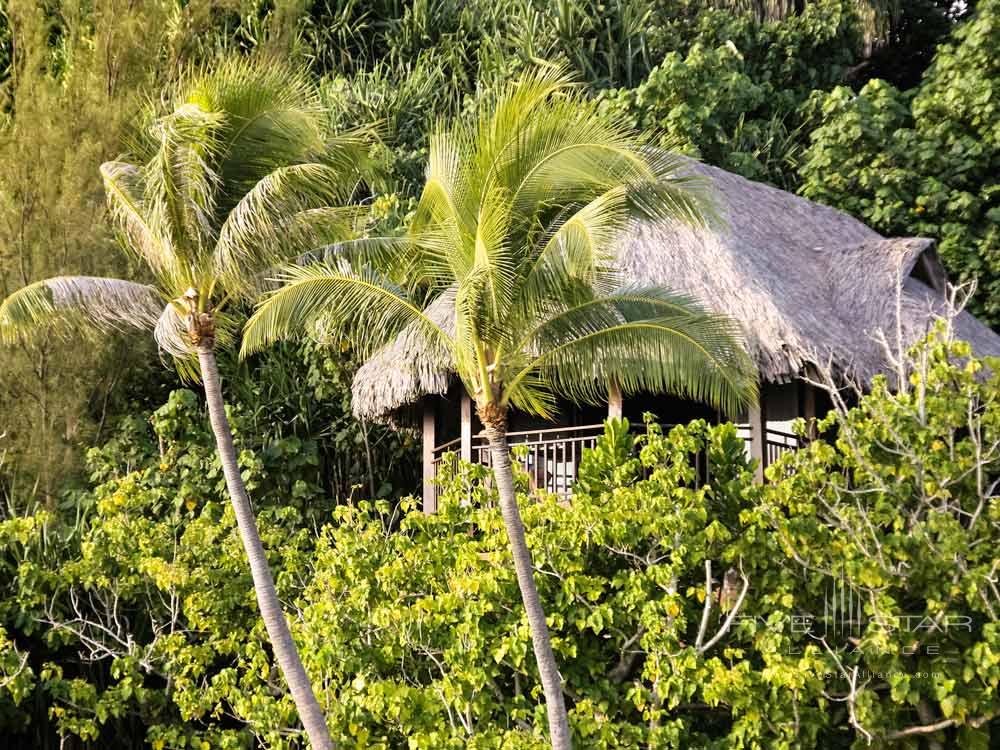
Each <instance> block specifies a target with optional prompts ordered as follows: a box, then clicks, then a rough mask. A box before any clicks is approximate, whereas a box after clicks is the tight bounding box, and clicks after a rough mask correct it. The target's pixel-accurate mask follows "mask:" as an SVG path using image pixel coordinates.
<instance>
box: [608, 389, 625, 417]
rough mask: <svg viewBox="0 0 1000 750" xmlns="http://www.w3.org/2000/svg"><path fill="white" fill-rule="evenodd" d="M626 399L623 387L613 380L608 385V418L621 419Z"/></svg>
mask: <svg viewBox="0 0 1000 750" xmlns="http://www.w3.org/2000/svg"><path fill="white" fill-rule="evenodd" d="M623 406H624V399H623V398H622V391H621V388H619V387H618V384H617V383H614V382H612V383H611V384H610V385H609V386H608V419H621V418H622V407H623Z"/></svg>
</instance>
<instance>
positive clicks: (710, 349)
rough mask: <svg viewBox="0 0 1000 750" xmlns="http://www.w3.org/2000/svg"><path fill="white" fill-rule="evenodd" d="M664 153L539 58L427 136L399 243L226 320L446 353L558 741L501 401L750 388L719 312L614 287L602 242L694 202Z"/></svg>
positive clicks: (704, 207)
mask: <svg viewBox="0 0 1000 750" xmlns="http://www.w3.org/2000/svg"><path fill="white" fill-rule="evenodd" d="M679 167H680V162H679V161H678V160H677V158H676V157H673V156H672V155H670V154H669V153H665V152H663V151H659V150H653V149H650V148H647V147H646V146H645V145H644V144H643V143H642V142H641V141H639V140H637V139H636V137H635V135H634V134H633V133H632V132H631V130H630V129H629V128H628V127H627V126H626V125H625V124H624V123H622V122H620V121H618V120H616V119H614V118H609V117H607V116H604V115H602V114H601V113H599V112H598V110H597V109H596V107H595V106H594V105H593V104H591V103H588V102H587V101H586V100H584V99H583V98H582V97H581V96H580V95H579V93H578V92H577V91H576V90H575V88H574V86H573V84H572V83H571V82H570V81H568V80H567V78H566V76H565V74H564V72H563V71H562V70H561V69H559V68H555V67H539V68H537V69H535V70H533V71H530V72H529V73H527V74H525V75H524V76H522V77H521V78H520V79H519V80H518V81H516V82H513V83H511V84H510V85H509V86H507V87H506V88H505V89H504V90H503V91H502V92H500V93H499V94H498V95H497V96H496V97H495V98H493V99H483V100H482V101H480V102H479V104H478V106H477V108H476V110H475V112H474V113H473V115H472V116H471V118H469V119H468V120H467V121H463V122H461V123H458V124H455V125H453V126H452V127H450V128H440V129H439V130H438V131H437V132H436V134H435V135H434V136H433V137H432V139H431V144H430V154H429V160H428V165H427V171H426V181H425V185H424V188H423V192H422V194H421V196H420V201H419V204H418V206H417V209H416V212H415V215H414V217H413V220H412V223H411V226H410V231H409V234H408V237H407V241H406V242H399V241H398V240H394V241H386V242H379V241H378V240H377V239H370V240H368V241H367V242H366V243H365V244H363V245H352V246H350V247H347V246H345V247H343V248H342V249H341V251H340V252H336V251H334V252H333V253H332V256H333V257H332V258H328V261H327V262H326V263H320V264H316V265H311V266H305V267H296V268H288V269H287V270H286V271H284V273H283V274H282V275H281V276H280V279H279V280H280V281H281V282H283V286H282V287H281V288H280V289H279V290H278V291H276V292H274V293H273V294H272V295H270V296H269V297H268V298H267V299H266V301H265V302H264V303H263V304H262V305H261V307H260V308H259V309H258V310H257V311H256V313H255V314H254V316H253V317H252V318H251V320H250V321H249V323H248V324H247V327H246V329H245V331H244V339H243V352H244V354H247V353H252V352H254V351H257V350H259V349H260V348H262V347H264V346H265V345H267V344H269V343H270V342H272V341H275V340H278V339H282V338H285V337H287V336H291V335H297V334H301V333H303V332H305V333H307V334H308V335H313V336H316V337H332V338H334V339H339V338H347V339H348V340H350V341H352V342H353V343H354V345H355V346H356V347H358V349H359V350H360V351H361V353H362V354H367V353H371V352H373V351H375V350H377V349H379V348H380V347H382V346H384V345H386V344H387V343H389V342H391V341H392V340H393V339H394V338H395V337H396V336H397V335H398V334H399V333H400V332H401V331H403V330H404V329H405V330H406V332H407V335H410V336H418V337H421V338H423V339H425V340H426V342H427V343H428V344H433V345H435V346H438V347H441V348H442V349H444V350H446V351H447V352H448V353H449V357H450V358H451V360H452V365H453V369H454V370H455V371H456V372H457V373H458V376H459V377H460V378H461V380H462V382H463V384H464V385H465V387H466V389H467V390H468V392H469V393H470V395H471V396H472V398H473V399H474V400H475V403H476V405H477V411H478V414H479V416H480V418H481V420H482V422H483V424H484V426H485V429H486V432H487V435H488V437H489V438H490V444H491V452H492V463H493V468H494V472H495V474H496V480H497V487H498V489H499V491H500V505H501V510H502V512H503V516H504V521H505V524H506V527H507V531H508V535H509V537H510V541H511V546H512V551H513V558H514V564H515V569H516V572H517V578H518V583H519V585H520V588H521V592H522V596H523V599H524V603H525V609H526V612H527V616H528V621H529V624H530V627H531V633H532V640H533V645H534V649H535V655H536V659H537V662H538V666H539V673H540V678H541V682H542V685H543V688H544V692H545V698H546V708H547V711H548V718H549V728H550V733H551V740H552V746H553V747H554V748H557V749H560V750H561V749H563V748H568V747H570V746H571V740H570V733H569V727H568V722H567V714H566V709H565V705H564V703H565V701H564V698H563V690H562V685H561V680H560V677H559V672H558V668H557V665H556V661H555V658H554V655H553V652H552V648H551V644H550V643H549V636H548V629H547V626H546V622H545V616H544V611H543V609H542V606H541V603H540V601H539V598H538V593H537V590H536V588H535V585H534V580H533V569H532V564H531V556H530V552H529V550H528V548H527V545H526V542H525V537H524V529H523V526H522V525H521V520H520V513H519V511H518V508H517V503H516V499H515V497H514V492H513V483H512V476H511V467H510V459H509V455H508V450H507V444H506V425H507V413H508V410H509V409H510V408H516V409H519V410H522V411H525V412H528V413H532V414H535V415H540V416H543V417H550V416H552V415H553V414H554V413H555V410H556V408H557V403H558V398H560V397H565V398H569V399H572V400H576V401H584V402H594V401H598V400H600V399H602V398H604V397H606V394H607V391H608V388H609V386H611V385H615V386H617V387H619V388H621V389H622V390H624V391H626V392H635V391H657V392H662V391H667V392H674V393H678V394H683V395H686V396H690V397H692V398H697V399H701V400H704V401H706V402H709V403H711V404H714V405H716V406H719V407H721V408H723V409H725V410H727V411H729V412H733V411H735V410H737V409H738V408H740V407H741V406H743V405H745V404H746V403H748V402H749V401H752V400H753V399H754V398H755V394H756V375H755V372H754V370H753V367H752V366H751V364H750V361H749V359H748V357H747V355H746V354H745V353H744V351H743V349H742V346H741V343H740V340H739V336H738V335H737V333H736V330H737V329H736V328H735V326H734V324H733V323H732V322H731V321H729V320H727V319H725V318H721V317H718V316H715V315H711V314H709V313H707V312H706V311H705V310H704V309H702V308H701V307H700V306H699V305H698V304H696V303H695V302H694V301H693V300H692V299H690V298H687V297H684V296H681V295H676V294H672V293H670V292H669V291H667V290H665V289H663V288H659V287H636V286H629V285H626V284H623V282H622V279H621V277H620V275H619V273H618V270H617V266H616V262H615V258H614V256H613V252H612V248H613V247H614V245H615V240H616V238H617V237H618V236H619V235H620V234H621V233H622V232H624V231H625V230H627V229H628V227H629V226H630V225H631V224H632V222H633V221H635V220H636V219H637V218H638V217H644V218H646V219H653V220H659V219H664V220H666V219H671V220H678V219H680V220H682V221H686V222H690V223H699V222H702V221H704V220H705V217H706V215H710V213H711V212H710V210H709V209H710V206H709V205H708V203H707V201H706V200H705V198H704V196H703V194H702V192H701V187H702V186H701V185H700V184H699V183H697V182H696V181H692V180H690V179H689V178H685V177H683V176H681V175H680V173H679V172H678V168H679ZM432 305H433V306H434V312H429V308H430V307H431V306H432ZM442 305H444V308H445V310H446V315H445V317H446V321H445V322H444V324H442V321H441V317H440V310H439V308H440V307H441V306H442Z"/></svg>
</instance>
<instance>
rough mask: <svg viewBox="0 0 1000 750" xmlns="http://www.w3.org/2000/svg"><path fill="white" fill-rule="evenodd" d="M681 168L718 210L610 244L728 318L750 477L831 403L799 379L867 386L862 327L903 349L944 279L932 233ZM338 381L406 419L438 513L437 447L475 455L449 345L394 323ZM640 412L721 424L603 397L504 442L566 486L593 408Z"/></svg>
mask: <svg viewBox="0 0 1000 750" xmlns="http://www.w3.org/2000/svg"><path fill="white" fill-rule="evenodd" d="M691 169H692V170H693V171H694V172H696V173H698V174H700V175H702V176H703V177H705V178H707V179H708V181H709V182H710V183H711V185H712V188H713V192H714V193H715V196H716V203H717V207H718V212H719V214H720V219H721V220H720V221H718V222H714V223H713V226H711V227H708V228H692V227H689V226H687V225H682V224H678V223H656V224H654V223H645V224H640V225H638V226H637V228H636V229H635V230H634V231H633V232H631V233H630V234H629V235H628V236H626V237H624V238H623V239H622V241H621V244H620V247H619V258H620V263H621V264H622V266H623V270H624V273H625V275H626V276H627V277H629V278H631V279H633V280H636V281H639V282H642V283H646V284H650V283H652V284H658V285H662V286H664V287H667V288H670V289H672V290H675V291H678V292H683V293H687V294H689V295H692V296H694V297H695V298H697V299H699V300H700V301H701V302H702V303H703V304H705V305H706V306H708V307H709V308H710V309H712V310H715V311H716V312H719V313H724V314H726V315H728V316H730V317H731V318H733V319H734V320H737V321H740V322H741V324H742V329H743V335H744V341H745V345H746V347H747V350H748V352H749V353H750V355H751V357H752V358H753V360H754V361H755V362H756V364H757V367H758V368H759V371H760V378H761V397H760V405H759V408H755V409H752V410H750V412H749V413H747V414H742V415H735V416H737V419H738V424H739V427H740V429H741V434H742V435H743V436H744V438H745V439H746V440H747V442H748V450H749V451H750V453H751V455H752V456H753V457H754V458H755V459H757V471H758V476H759V477H761V478H762V476H763V470H764V468H765V467H766V466H767V465H768V463H769V462H771V461H773V460H774V459H775V458H776V456H777V455H779V454H780V453H782V452H784V451H786V450H789V449H792V448H794V447H796V446H797V438H796V437H795V436H794V435H792V434H791V433H790V429H789V428H790V423H791V420H793V419H795V418H796V417H805V418H810V417H814V416H816V415H817V414H822V413H824V412H825V410H826V409H827V408H828V407H829V404H828V402H827V401H826V394H825V393H824V392H823V391H821V390H817V389H815V388H813V387H812V386H810V385H808V384H807V383H805V382H804V381H803V378H804V377H808V376H810V374H813V373H814V371H815V369H816V368H817V366H822V367H824V368H829V369H831V370H832V371H833V372H834V374H835V375H836V376H837V377H839V378H842V379H844V380H845V381H846V380H848V379H850V380H854V381H857V382H862V383H864V382H868V381H870V379H871V378H872V377H873V376H874V375H875V374H877V373H879V372H881V371H883V370H884V369H885V367H886V364H887V363H886V361H885V354H884V348H883V347H882V346H881V345H880V343H879V342H878V341H877V340H876V337H875V334H876V332H877V331H883V332H885V333H886V334H887V335H888V337H889V338H890V340H892V341H894V342H897V341H901V342H902V343H904V344H907V343H910V342H913V341H915V340H917V339H919V338H920V337H922V336H923V335H925V334H926V333H927V331H928V330H929V329H930V327H931V326H932V325H933V322H934V320H935V319H936V318H937V317H939V316H940V315H941V314H942V313H943V312H944V311H945V309H946V304H947V299H946V294H947V289H946V287H947V278H946V275H945V272H944V270H943V268H942V267H941V264H940V262H939V261H938V257H937V253H936V251H935V249H934V242H933V241H932V240H929V239H921V238H912V237H908V238H890V239H887V238H885V237H882V236H881V235H879V234H878V233H877V232H875V231H874V230H872V229H870V228H869V227H867V226H866V225H864V224H863V223H861V222H860V221H857V220H856V219H854V218H852V217H850V216H848V215H846V214H844V213H841V212H840V211H836V210H834V209H832V208H828V207H826V206H822V205H818V204H816V203H812V202H810V201H808V200H805V199H803V198H800V197H798V196H796V195H792V194H791V193H787V192H785V191H782V190H778V189H776V188H773V187H770V186H768V185H763V184H761V183H757V182H752V181H750V180H747V179H744V178H742V177H739V176H737V175H735V174H731V173H729V172H726V171H724V170H721V169H717V168H714V167H709V166H705V165H702V164H696V163H692V164H691ZM448 311H449V310H448V308H447V307H446V306H442V305H437V306H433V305H432V307H431V309H430V310H429V313H431V314H432V315H434V314H435V313H436V316H437V319H438V320H439V322H441V323H443V324H445V325H446V324H447V321H446V320H444V319H443V318H444V316H445V315H447V314H448ZM954 325H955V328H956V334H957V335H958V336H959V337H961V338H963V339H965V340H967V341H969V342H970V343H971V344H972V345H973V347H974V349H975V350H976V351H977V353H979V354H980V355H1000V336H997V334H995V333H994V332H993V331H992V330H990V329H989V328H988V327H987V326H985V325H984V324H983V323H981V322H980V321H978V320H977V319H976V318H974V317H973V316H972V315H971V314H969V313H966V312H962V313H961V314H959V315H958V316H957V318H956V319H955V321H954ZM352 390H353V408H354V412H355V414H356V415H357V416H359V417H363V418H367V419H371V420H386V419H407V418H408V419H409V420H413V418H414V417H417V418H418V419H419V421H420V423H421V424H422V426H423V441H424V450H423V463H424V468H423V477H424V487H423V498H424V509H425V510H426V511H433V510H434V509H435V508H436V493H435V484H434V481H433V480H434V476H435V472H436V468H437V466H438V465H439V463H440V461H441V459H442V456H443V455H444V454H446V453H448V452H455V453H457V454H458V455H460V456H461V457H462V458H464V459H466V460H472V461H483V462H485V461H487V460H488V448H487V446H486V444H485V441H484V440H483V439H482V438H481V437H480V436H479V432H480V426H479V425H478V424H477V421H478V420H477V418H476V415H475V410H474V409H473V406H472V403H471V402H470V399H469V397H468V396H467V395H466V394H465V392H464V389H463V388H462V387H461V384H459V383H458V382H457V381H456V378H455V377H454V375H453V372H452V368H451V363H450V361H449V357H448V353H447V352H446V351H444V350H443V349H441V348H439V347H435V346H433V345H429V344H428V342H427V341H426V340H424V338H423V337H422V336H421V335H419V333H418V332H417V331H415V330H406V331H404V332H403V333H402V334H401V335H400V336H399V337H398V338H397V339H396V340H395V341H394V342H393V343H392V344H390V345H389V346H387V347H386V348H384V349H383V350H382V351H380V352H378V353H377V354H376V355H375V356H374V357H373V358H372V359H371V360H370V361H368V362H367V363H366V364H365V365H364V366H362V367H361V368H360V369H359V370H358V373H357V375H356V377H355V379H354V383H353V389H352ZM647 411H648V412H653V413H654V414H656V415H657V417H658V418H659V419H661V420H662V421H664V422H667V423H680V422H684V421H688V420H690V419H693V418H696V417H705V418H708V419H711V420H717V419H719V418H720V415H718V414H716V413H715V412H714V411H712V410H710V409H708V408H707V407H705V406H704V405H702V404H696V403H690V402H684V401H681V400H679V399H677V398H672V397H670V396H668V395H665V394H643V395H642V396H641V397H639V396H633V397H630V398H627V399H622V397H621V395H620V394H618V393H611V394H609V397H608V403H607V406H606V408H604V407H601V408H596V407H592V406H578V405H575V404H569V403H567V404H565V405H564V408H562V410H561V412H560V418H559V421H558V422H557V423H555V424H547V423H543V422H540V421H539V420H537V419H534V418H531V417H528V416H527V415H524V414H512V415H511V424H510V430H511V432H510V435H509V440H510V442H511V443H512V444H519V443H520V444H524V445H527V446H528V452H529V453H528V464H529V468H530V471H531V472H532V475H533V476H534V477H535V478H536V480H537V481H538V482H539V484H541V485H544V486H545V487H546V488H547V489H549V490H552V491H554V492H565V491H567V490H568V489H569V487H570V486H571V484H572V482H573V480H574V478H575V474H576V467H577V465H578V462H579V459H580V454H581V452H582V450H583V448H586V447H589V446H592V445H593V444H594V443H595V442H596V439H597V436H598V435H599V434H600V433H601V430H602V421H603V419H604V418H605V417H607V416H626V417H629V418H631V419H633V420H637V419H639V418H640V417H641V415H642V413H643V412H647Z"/></svg>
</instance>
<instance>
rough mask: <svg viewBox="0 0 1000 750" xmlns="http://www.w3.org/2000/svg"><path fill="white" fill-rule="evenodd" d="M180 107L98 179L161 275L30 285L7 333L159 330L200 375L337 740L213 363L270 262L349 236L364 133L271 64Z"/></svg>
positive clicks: (252, 548)
mask: <svg viewBox="0 0 1000 750" xmlns="http://www.w3.org/2000/svg"><path fill="white" fill-rule="evenodd" d="M172 103H173V110H172V111H170V112H169V113H167V114H164V115H162V116H158V117H154V118H153V119H152V123H151V125H150V127H149V129H148V131H146V132H143V133H139V135H138V137H137V139H136V143H135V146H134V151H135V154H134V155H135V157H136V162H137V163H135V164H133V163H127V162H124V161H115V162H108V163H105V164H103V165H102V166H101V174H102V176H103V178H104V184H105V188H106V191H107V195H108V205H109V207H110V211H111V214H112V216H113V218H114V219H115V221H116V223H117V224H118V225H119V226H120V228H121V233H122V240H123V243H122V244H123V245H124V247H125V248H126V249H127V250H128V251H129V252H130V253H131V254H132V255H133V256H134V258H135V259H136V260H137V261H139V262H140V263H142V264H144V265H145V266H146V268H147V270H148V272H149V274H150V275H151V276H152V278H153V279H154V283H153V284H143V283H138V282H134V281H127V280H122V279H110V278H96V277H85V276H75V277H69V276H63V277H56V278H52V279H47V280H44V281H38V282H35V283H33V284H30V285H28V286H26V287H24V288H23V289H21V290H20V291H18V292H15V293H14V294H12V295H10V297H8V298H7V299H6V300H4V302H3V304H2V305H0V339H2V340H3V341H4V342H7V343H12V342H15V341H18V340H23V339H25V338H28V337H31V336H32V335H35V334H37V333H38V332H39V331H41V330H43V329H45V328H48V327H51V326H55V327H57V328H61V329H63V330H67V328H69V329H76V328H80V327H82V328H89V329H90V330H93V331H97V332H98V333H100V334H108V333H111V332H116V331H119V330H122V329H138V330H142V331H153V332H154V335H155V338H156V340H157V342H158V344H159V345H160V347H161V349H162V350H163V351H165V352H166V353H168V354H169V355H171V356H172V357H174V359H175V361H176V362H177V364H178V366H179V368H180V370H181V371H182V372H184V373H187V374H189V375H196V374H200V377H201V379H202V381H203V383H204V388H205V396H206V400H207V404H208V412H209V416H210V420H211V424H212V428H213V430H214V433H215V437H216V441H217V447H218V451H219V456H220V459H221V462H222V468H223V472H224V474H225V478H226V484H227V487H228V490H229V494H230V498H231V501H232V505H233V509H234V511H235V514H236V519H237V523H238V526H239V530H240V534H241V537H242V539H243V544H244V547H245V549H246V553H247V557H248V559H249V562H250V568H251V571H252V574H253V580H254V587H255V590H256V594H257V601H258V604H259V606H260V611H261V616H262V618H263V620H264V623H265V625H266V627H267V631H268V634H269V636H270V638H271V642H272V645H273V647H274V652H275V658H276V660H277V661H278V664H279V665H280V667H281V669H282V672H283V673H284V676H285V679H286V681H287V683H288V687H289V689H290V691H291V694H292V696H293V698H294V700H295V704H296V707H297V708H298V710H299V715H300V718H301V720H302V723H303V726H304V728H305V730H306V732H307V734H308V735H309V737H310V740H311V742H312V744H313V747H315V748H329V747H330V746H331V744H330V739H329V731H328V729H327V727H326V724H325V720H324V718H323V712H322V710H321V709H320V706H319V704H318V702H317V700H316V697H315V695H314V694H313V691H312V688H311V686H310V684H309V680H308V677H307V675H306V672H305V670H304V669H303V667H302V662H301V659H300V658H299V655H298V652H297V651H296V648H295V643H294V641H293V640H292V636H291V632H290V631H289V628H288V623H287V622H286V620H285V618H284V615H283V613H282V610H281V604H280V602H279V600H278V597H277V593H276V591H275V587H274V582H273V580H272V576H271V572H270V569H269V567H268V563H267V558H266V555H265V551H264V548H263V545H262V543H261V539H260V536H259V534H258V532H257V528H256V525H255V522H254V516H253V511H252V508H251V505H250V499H249V497H248V495H247V491H246V487H245V485H244V482H243V478H242V476H241V474H240V467H239V463H238V460H237V454H236V449H235V445H234V442H233V436H232V432H231V429H230V426H229V421H228V418H227V416H226V409H225V404H224V402H223V399H222V392H221V382H220V378H219V371H218V367H217V364H216V358H215V349H216V345H217V344H221V345H225V344H226V343H228V342H230V341H231V340H232V338H233V332H234V327H235V320H236V319H235V317H234V316H233V315H232V314H231V313H230V309H229V308H231V307H232V305H233V303H234V302H235V301H237V300H239V299H240V298H241V297H244V296H246V295H248V294H250V293H252V291H253V290H254V289H255V288H257V287H258V286H259V283H260V281H259V279H260V275H261V274H262V272H263V271H264V270H265V269H266V268H268V267H270V266H271V264H273V263H274V262H276V260H277V259H288V258H290V257H294V256H295V255H296V254H297V253H300V252H302V251H303V249H308V248H310V247H312V246H313V245H314V244H315V243H318V242H321V241H324V240H325V239H326V238H329V237H331V236H342V234H343V233H344V232H345V231H349V230H350V228H351V226H352V224H353V220H354V217H355V211H354V210H353V209H349V208H336V207H333V206H340V205H343V204H346V203H347V202H348V201H349V199H350V198H351V196H352V194H353V193H354V191H355V189H356V187H357V184H358V180H359V174H360V173H359V169H360V168H361V167H363V166H364V164H365V160H366V153H367V141H366V135H365V134H363V133H360V132H351V133H347V134H343V135H340V136H336V137H332V136H331V135H330V134H329V133H327V132H326V129H325V127H324V124H323V123H324V118H325V114H324V112H323V110H322V108H321V107H320V106H319V103H318V95H317V93H316V91H315V90H314V88H313V87H312V86H311V85H310V84H309V83H308V82H307V81H306V80H305V79H304V78H302V77H300V76H299V75H297V74H294V73H292V72H290V71H289V70H288V69H286V68H284V67H283V66H281V65H278V64H275V63H273V62H267V63H250V62H246V61H239V60H234V61H231V62H228V63H226V64H224V65H222V66H220V67H219V68H218V69H217V70H215V71H214V72H210V73H204V74H196V75H193V76H192V77H190V78H189V79H188V80H186V81H185V82H184V83H183V84H182V85H181V86H180V87H179V88H178V92H177V94H176V96H175V97H174V101H173V102H172Z"/></svg>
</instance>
